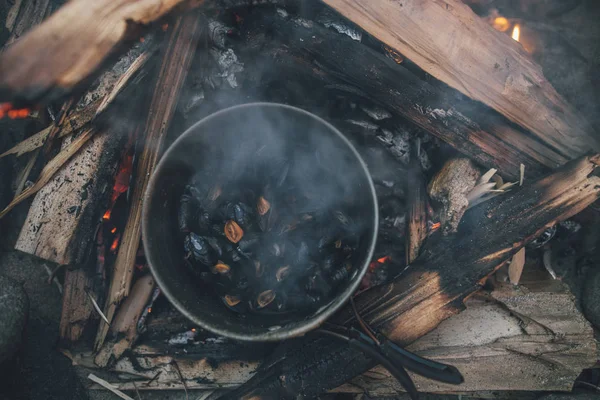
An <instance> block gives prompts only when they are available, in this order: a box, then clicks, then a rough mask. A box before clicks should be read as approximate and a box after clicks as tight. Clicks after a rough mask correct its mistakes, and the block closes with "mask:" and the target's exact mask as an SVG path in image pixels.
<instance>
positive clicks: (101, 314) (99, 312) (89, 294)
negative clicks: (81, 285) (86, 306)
mask: <svg viewBox="0 0 600 400" xmlns="http://www.w3.org/2000/svg"><path fill="white" fill-rule="evenodd" d="M86 293H87V295H88V297H89V298H90V300H91V301H92V304H93V305H94V309H95V310H96V312H98V314H100V317H102V319H103V320H104V322H106V324H107V325H110V322H108V319H107V318H106V316H105V315H104V313H103V312H102V310H101V309H100V307H99V306H98V303H96V300H94V297H93V296H92V294H91V293H90V292H87V291H86Z"/></svg>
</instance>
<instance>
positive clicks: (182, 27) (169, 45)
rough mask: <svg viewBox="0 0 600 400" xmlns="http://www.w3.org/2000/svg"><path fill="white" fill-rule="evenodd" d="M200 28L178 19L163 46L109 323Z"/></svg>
mask: <svg viewBox="0 0 600 400" xmlns="http://www.w3.org/2000/svg"><path fill="white" fill-rule="evenodd" d="M203 27H204V23H203V21H202V20H201V19H200V16H199V14H198V13H196V12H192V13H188V14H187V15H185V16H183V17H180V18H178V19H177V22H176V23H175V26H174V27H173V28H172V29H171V31H170V36H169V38H168V40H167V42H166V43H165V44H166V47H165V49H164V52H163V55H162V65H161V67H160V71H159V73H158V78H157V81H156V86H155V88H154V94H153V97H152V102H151V104H150V108H149V111H148V117H147V119H146V125H145V128H144V135H143V136H144V137H145V139H144V140H145V143H146V146H145V147H144V149H143V151H142V153H141V155H140V157H139V160H138V164H137V171H136V180H135V182H134V185H133V195H132V200H131V209H130V212H129V217H128V219H127V224H126V225H125V229H124V231H123V234H122V236H121V244H120V246H119V251H118V253H117V259H116V261H115V264H114V270H113V277H112V280H111V283H110V288H109V291H108V298H107V301H106V305H105V308H104V314H105V315H106V317H107V318H108V320H109V321H112V319H113V317H114V315H115V311H116V309H117V305H118V304H119V303H120V302H121V301H122V300H123V299H124V298H125V297H127V296H128V295H129V290H130V288H131V279H132V277H133V270H134V263H135V258H136V255H137V251H138V247H139V244H140V238H141V229H142V227H141V222H142V200H143V197H144V193H145V192H146V187H147V186H148V182H149V180H150V176H151V174H152V171H153V170H154V167H155V166H156V164H157V163H158V159H159V157H160V155H161V154H162V145H163V142H164V140H165V136H166V134H167V130H168V128H169V125H170V123H171V119H172V117H173V114H174V112H175V109H176V107H177V101H178V100H179V93H180V92H181V87H182V86H183V83H184V82H185V78H186V76H187V72H188V70H189V68H190V65H191V63H192V60H193V58H194V55H195V53H196V48H197V47H198V42H199V40H200V32H201V30H202V29H203ZM107 333H108V327H107V326H106V325H101V326H100V327H99V329H98V334H97V336H96V341H95V348H96V349H99V348H100V347H101V346H102V344H103V343H104V339H105V338H106V334H107Z"/></svg>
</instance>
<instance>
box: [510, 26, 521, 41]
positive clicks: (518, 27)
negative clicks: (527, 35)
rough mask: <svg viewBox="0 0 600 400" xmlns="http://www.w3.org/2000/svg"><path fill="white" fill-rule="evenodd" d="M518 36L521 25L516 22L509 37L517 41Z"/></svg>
mask: <svg viewBox="0 0 600 400" xmlns="http://www.w3.org/2000/svg"><path fill="white" fill-rule="evenodd" d="M520 36H521V27H520V26H519V24H516V25H515V27H514V28H513V31H512V35H511V37H512V38H513V39H514V40H516V41H517V42H518V41H519V37H520Z"/></svg>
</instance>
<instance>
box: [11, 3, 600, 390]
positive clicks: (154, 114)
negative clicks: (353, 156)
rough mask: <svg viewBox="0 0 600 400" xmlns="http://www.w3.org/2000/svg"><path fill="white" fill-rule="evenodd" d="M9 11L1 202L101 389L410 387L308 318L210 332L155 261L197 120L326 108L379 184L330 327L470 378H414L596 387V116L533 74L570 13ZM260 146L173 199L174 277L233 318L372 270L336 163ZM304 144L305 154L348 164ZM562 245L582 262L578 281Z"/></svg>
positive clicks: (73, 347) (271, 312)
mask: <svg viewBox="0 0 600 400" xmlns="http://www.w3.org/2000/svg"><path fill="white" fill-rule="evenodd" d="M21 3H22V2H15V5H14V7H17V9H16V10H13V12H12V13H10V14H9V16H10V18H9V19H7V21H6V23H7V25H6V26H7V27H8V28H9V30H10V31H11V32H12V33H11V36H10V38H9V39H8V41H7V43H6V45H5V47H4V50H3V52H2V53H0V122H1V123H2V124H5V125H3V126H10V127H15V128H14V129H18V130H19V132H21V136H22V140H19V141H18V142H17V143H11V144H10V145H6V147H3V148H1V149H0V150H1V151H2V154H1V155H0V158H1V159H2V160H3V162H5V163H14V169H15V170H17V169H18V170H20V172H19V174H18V176H17V177H15V179H14V181H15V184H14V188H13V189H14V190H12V191H11V192H10V193H9V194H10V196H8V197H11V199H9V201H7V202H6V203H4V204H2V210H1V211H0V217H3V218H9V217H10V216H11V214H9V213H11V211H12V212H13V213H18V212H19V210H24V209H27V210H28V212H27V215H26V217H25V218H24V222H23V224H22V227H20V233H19V235H18V239H17V240H16V243H15V248H16V249H17V250H20V251H23V252H26V253H29V254H32V255H35V256H37V257H40V258H42V259H44V260H47V261H49V262H51V263H55V264H56V267H55V269H54V271H53V272H52V274H51V276H50V281H56V282H59V283H60V284H61V288H62V290H63V304H62V316H61V321H60V337H61V341H60V343H59V348H60V350H61V351H62V352H63V354H65V355H66V356H67V357H69V358H70V359H71V360H72V362H73V365H75V366H76V368H81V369H82V370H85V371H86V373H88V374H89V376H90V382H89V383H90V385H91V384H93V385H94V386H93V387H94V388H98V389H100V388H106V389H109V390H113V391H117V392H119V393H120V394H122V393H121V392H122V391H132V393H135V391H139V392H141V397H142V398H143V397H144V393H143V391H144V390H167V389H184V390H185V391H186V392H187V391H188V390H201V391H206V392H207V393H206V395H207V397H208V396H209V394H208V392H210V396H211V397H210V398H215V399H216V398H222V399H238V398H245V399H268V398H296V397H297V396H307V397H311V396H313V397H314V396H317V395H319V394H321V393H325V392H329V391H333V392H336V393H337V392H339V393H351V394H362V393H366V394H367V395H369V396H384V395H395V394H397V393H398V392H399V391H403V390H404V388H403V387H402V386H401V385H400V384H399V383H398V382H397V381H396V380H395V379H394V378H393V376H392V374H390V373H389V372H388V371H387V370H385V369H383V368H382V367H381V366H378V362H375V361H374V359H373V358H372V357H370V356H369V355H368V354H365V353H363V352H361V351H359V350H357V349H356V348H355V347H352V346H348V344H347V343H341V342H339V341H335V340H334V339H332V338H330V337H323V336H319V335H317V334H315V333H314V332H313V333H307V334H306V335H304V336H302V337H300V338H295V339H293V340H289V341H285V342H284V343H280V344H276V343H254V344H252V343H248V342H237V341H233V340H230V339H226V338H223V337H220V336H218V335H216V334H214V333H211V332H209V331H207V330H204V329H201V328H200V326H198V325H195V324H194V323H192V322H191V321H190V320H189V319H187V318H186V317H185V316H184V315H182V314H181V313H180V312H179V311H177V308H176V307H174V306H173V305H172V304H171V303H170V302H169V301H168V300H167V298H166V296H165V293H163V289H164V287H163V289H161V288H160V287H159V286H158V285H157V283H156V281H155V278H154V277H153V275H152V273H151V272H150V267H149V265H148V264H149V260H152V258H151V251H150V250H148V247H146V249H147V250H148V252H147V253H145V252H144V241H145V240H147V238H146V237H144V238H143V237H142V234H141V231H142V208H143V204H144V202H145V201H148V200H147V197H146V191H147V188H148V187H149V185H150V180H151V177H152V174H153V172H154V171H155V170H156V167H157V165H158V162H159V160H160V159H161V157H162V155H163V154H164V152H165V150H166V149H167V148H168V147H169V146H170V145H171V144H172V143H173V142H174V141H175V140H176V139H177V138H178V137H179V136H180V135H181V134H182V133H183V132H184V131H186V130H187V129H188V128H190V127H191V126H193V125H194V124H195V123H196V122H198V121H199V120H201V119H203V118H204V117H207V116H209V115H211V114H213V113H215V112H217V111H220V110H223V109H226V108H229V107H231V106H235V105H239V104H244V103H251V102H272V103H283V104H288V105H292V106H295V107H298V108H301V109H303V110H306V111H309V112H311V113H313V114H315V115H317V116H319V117H321V118H323V119H324V120H326V121H327V122H329V123H330V124H331V125H333V126H334V127H335V128H337V129H338V130H339V131H340V132H341V133H342V134H343V135H344V136H345V138H346V139H348V141H349V142H350V143H351V144H352V145H353V147H354V148H356V150H357V152H358V154H359V155H360V157H361V158H362V160H364V163H365V164H366V166H367V168H368V172H369V174H370V178H371V180H372V182H373V185H374V189H375V193H376V196H377V202H378V204H377V211H378V213H379V215H378V221H377V223H378V232H377V243H376V246H375V248H374V252H373V257H372V258H370V259H369V260H367V263H366V264H365V268H366V273H365V275H364V277H362V279H360V277H359V279H358V280H357V282H356V284H357V286H354V287H358V291H357V292H356V293H354V294H353V295H352V298H351V302H349V303H348V304H347V305H346V306H345V307H344V308H342V309H341V310H340V311H338V312H337V313H336V314H335V315H334V316H333V317H332V318H331V319H330V320H328V323H331V324H335V325H336V326H338V327H344V328H345V329H356V330H357V331H360V332H362V333H361V334H363V335H367V336H369V337H371V336H372V337H373V338H374V339H375V340H374V341H375V342H377V343H378V344H380V343H379V341H380V340H382V337H385V338H386V340H390V341H393V342H394V343H395V344H397V345H398V346H406V347H407V348H408V349H409V350H410V351H412V352H414V353H416V354H419V355H421V356H423V357H427V358H428V359H431V360H434V361H437V362H439V363H444V364H448V365H453V366H455V367H456V368H457V369H458V370H459V371H460V372H461V373H462V375H463V376H464V382H463V383H462V384H461V385H451V384H449V383H443V382H436V381H434V380H431V379H427V378H424V377H422V376H418V375H416V374H412V373H411V378H412V379H413V380H414V382H415V386H416V388H417V389H418V390H419V391H420V392H432V393H457V394H467V395H477V394H478V393H482V392H489V393H491V392H493V391H538V392H541V391H569V390H571V389H572V388H573V387H574V385H575V384H576V382H583V384H584V385H591V386H595V387H596V388H597V385H598V382H596V381H594V380H593V378H589V377H588V375H589V374H587V375H586V373H585V372H584V373H583V374H582V371H583V370H586V369H589V368H592V367H593V366H594V365H595V363H596V356H595V352H596V341H595V339H594V326H593V325H592V323H593V324H597V323H598V319H596V320H594V317H590V316H589V315H590V314H591V311H589V310H590V307H587V308H586V306H585V304H584V305H583V312H584V313H583V314H585V315H583V314H582V312H581V311H580V309H578V308H577V307H576V304H578V303H577V302H578V301H579V300H577V299H576V298H575V297H574V295H573V292H576V290H575V289H573V287H574V286H573V284H572V281H573V279H575V278H573V275H574V274H575V275H577V274H580V275H581V276H583V274H584V272H585V273H587V271H588V270H590V269H591V267H590V265H591V262H589V259H592V260H594V259H595V258H594V257H595V256H594V255H593V254H594V249H595V247H594V246H591V248H592V249H590V246H588V244H586V243H587V242H589V241H591V240H593V239H589V240H587V241H586V240H584V239H583V238H584V236H585V235H592V234H590V233H589V232H594V230H595V227H597V226H598V225H597V224H598V222H599V218H600V217H599V216H598V213H599V210H598V207H597V199H598V198H599V197H600V178H598V176H597V171H596V168H597V166H598V165H600V155H599V154H597V153H596V152H598V151H600V141H599V140H598V136H597V133H596V132H595V130H594V125H593V123H595V122H596V121H595V120H594V121H591V122H588V119H589V120H592V119H594V116H592V115H591V113H589V112H588V111H589V110H590V109H589V108H585V107H584V108H585V109H580V108H581V107H580V106H579V104H577V105H576V106H574V105H572V104H570V103H569V102H568V101H567V100H566V99H565V97H563V95H561V94H563V92H562V90H560V94H559V91H557V90H556V89H555V87H554V86H553V84H554V85H555V86H558V85H557V84H556V82H557V81H555V80H552V81H550V80H549V79H547V78H546V76H548V77H550V75H549V72H548V69H547V66H546V65H547V64H544V70H542V67H541V66H540V65H539V64H538V62H541V61H545V62H547V60H546V57H549V54H550V53H549V52H550V50H549V49H551V47H550V46H549V45H548V41H547V40H546V39H545V35H547V34H548V29H549V28H548V26H549V24H542V23H541V22H540V21H541V20H543V18H549V17H547V15H562V14H565V13H569V12H571V11H572V9H569V8H568V7H566V6H565V7H562V8H561V7H558V6H556V5H555V6H552V4H553V2H552V1H546V2H536V3H539V7H529V6H527V4H526V3H527V1H525V0H523V1H514V2H493V1H487V0H469V1H467V0H464V1H459V0H443V1H441V2H439V1H409V0H407V1H405V2H393V1H374V2H372V3H371V2H368V4H367V3H366V2H362V1H359V0H323V1H322V2H308V3H306V4H305V3H304V2H300V1H294V0H285V1H284V0H251V1H250V0H204V1H202V0H195V1H190V0H176V1H171V2H168V4H161V7H156V4H154V2H152V1H149V0H139V1H136V2H134V3H132V4H126V2H123V1H121V0H118V1H116V2H115V0H113V1H112V2H110V3H109V0H101V1H95V2H93V4H91V3H90V2H86V1H85V0H71V1H70V2H67V3H66V4H64V5H62V6H60V7H58V8H57V9H55V10H54V11H53V13H52V14H51V15H50V12H48V15H49V16H48V17H47V18H45V19H44V18H43V17H44V16H45V15H46V10H43V12H42V10H36V11H35V12H33V15H32V13H31V12H25V11H23V10H22V12H19V8H18V7H22V6H21ZM24 3H27V1H25V0H24ZM47 3H48V2H46V6H47V5H48V4H47ZM50 3H53V2H52V1H50ZM121 3H123V4H121ZM498 3H501V4H498ZM505 3H511V4H517V3H518V4H520V6H519V7H516V6H515V7H510V6H507V5H506V4H505ZM542 3H543V4H542ZM109 5H110V6H109ZM544 7H549V8H548V9H546V8H544ZM107 10H108V11H107ZM40 15H41V17H40ZM17 17H18V18H17ZM15 18H16V19H18V21H16V20H15ZM42 19H43V21H42ZM9 25H10V26H9ZM34 25H36V26H34ZM24 26H27V27H30V28H31V29H29V30H28V31H27V32H25V31H23V30H22V29H23V27H24ZM11 27H12V28H11ZM540 60H541V61H540ZM551 73H552V72H550V74H551ZM559 85H560V82H559ZM557 89H560V88H558V87H557ZM569 100H571V101H573V100H572V99H571V98H570V99H569ZM250 128H251V127H248V129H249V130H250ZM244 133H245V132H239V134H240V135H243V134H244ZM256 135H259V134H256ZM1 143H7V142H1ZM233 145H236V144H232V146H233ZM238 145H239V144H238ZM240 147H243V146H240ZM249 148H250V147H243V148H242V149H241V150H239V153H240V157H231V158H227V159H219V157H220V156H221V154H220V153H218V152H217V151H214V152H212V153H211V154H210V157H214V158H215V159H218V162H215V164H214V166H215V167H214V168H212V169H211V168H207V169H206V170H204V171H202V173H198V174H196V175H195V176H193V177H191V178H190V179H189V180H188V181H187V182H186V185H185V190H182V191H181V192H180V193H177V202H176V203H177V205H176V206H175V207H172V208H173V209H172V210H170V211H169V212H170V213H171V214H172V216H173V218H172V221H173V224H174V226H176V227H177V229H174V230H173V232H170V231H169V235H171V237H173V238H174V239H173V240H174V241H177V243H178V246H179V250H180V251H181V257H180V262H181V265H182V266H183V267H184V268H186V271H187V272H186V274H187V275H186V279H189V280H190V281H193V282H195V284H197V287H198V290H199V291H207V292H210V293H212V295H213V296H214V297H215V298H217V299H218V300H219V301H220V302H221V303H222V304H223V305H224V307H226V309H225V311H224V312H231V313H234V314H236V315H239V318H240V320H242V321H243V318H249V317H248V316H249V315H266V316H267V317H266V318H269V320H270V321H272V320H274V319H281V320H282V321H284V320H285V319H286V318H289V316H290V315H296V314H301V315H308V314H310V313H313V312H316V310H318V309H319V308H320V307H324V306H326V304H328V303H329V302H330V301H332V299H333V297H335V295H336V293H339V291H340V290H341V289H338V288H340V287H344V286H345V285H347V284H348V282H350V281H351V280H352V279H353V278H354V277H355V276H357V274H358V268H359V266H358V264H357V263H356V258H357V256H358V252H359V250H357V249H358V248H359V244H360V243H361V241H362V240H364V227H362V226H361V223H362V221H363V218H364V214H365V212H364V210H361V209H359V208H357V207H356V204H355V203H356V202H355V201H353V199H354V197H353V196H349V195H348V193H345V194H346V195H345V196H343V195H341V194H339V195H335V194H331V197H332V198H334V199H335V201H330V202H327V201H324V200H323V199H324V198H325V197H326V196H325V194H327V195H329V194H330V193H334V192H335V193H343V192H344V188H346V187H347V185H344V183H347V181H345V180H344V179H343V178H342V177H343V176H344V174H345V173H347V172H348V171H346V170H344V168H337V169H335V168H328V169H327V170H320V171H319V173H318V174H316V173H315V174H314V175H311V176H310V179H304V180H301V179H300V178H302V177H303V176H301V175H298V173H297V171H294V165H295V164H294V162H293V159H294V157H293V154H292V155H286V157H283V156H281V155H278V154H276V152H275V151H273V150H272V149H271V148H268V149H267V150H266V151H265V153H267V154H268V156H269V157H266V156H264V157H263V158H265V159H266V160H267V161H268V162H266V161H264V160H262V164H261V163H259V162H258V161H256V160H258V159H259V158H260V157H258V156H256V154H259V153H258V152H259V151H260V150H256V149H254V150H252V151H251V150H249ZM330 150H331V149H330ZM247 152H251V153H252V154H253V157H254V159H253V160H255V159H256V160H255V161H256V166H255V165H254V164H251V163H246V162H243V161H242V160H243V158H244V157H245V156H246V153H247ZM297 152H298V153H300V145H298V149H297ZM311 157H313V158H310V160H308V161H307V160H304V162H305V163H307V165H305V169H308V166H310V167H313V166H315V165H329V166H331V165H333V164H334V161H335V160H337V159H340V158H341V156H340V154H338V153H336V149H333V150H331V151H330V152H329V153H328V154H323V153H319V154H316V155H314V154H313V156H311ZM319 157H321V158H319ZM207 158H209V157H208V156H203V157H202V160H206V159H207ZM199 159H200V157H199ZM325 159H327V160H325ZM324 160H325V161H324ZM11 165H13V164H11ZM217 166H218V167H217ZM236 166H237V167H236ZM11 168H12V167H11ZM224 171H228V172H227V173H229V174H230V175H231V176H228V178H231V177H232V176H235V179H233V178H231V179H230V180H229V181H228V180H227V179H226V175H227V174H226V173H225V172H224ZM231 171H234V172H231ZM325 177H327V179H325ZM304 178H306V177H304ZM319 178H321V179H322V180H323V181H325V180H327V182H328V183H329V184H328V185H329V186H328V187H324V186H320V189H319V186H318V185H317V184H316V183H314V182H317V181H318V180H319ZM307 182H308V183H307ZM166 186H168V185H165V187H164V188H161V190H164V191H168V190H170V189H169V187H166ZM171 189H172V188H171ZM0 190H1V187H0ZM0 194H2V195H6V193H0ZM353 194H354V195H358V194H357V193H354V192H353ZM329 200H331V199H329ZM324 204H329V205H328V206H324ZM13 210H14V211H13ZM170 224H171V223H170V222H168V223H167V222H165V229H166V230H167V229H168V228H167V227H168V226H170ZM585 237H587V236H585ZM590 237H595V236H593V235H592V236H590ZM586 246H587V247H586ZM573 249H574V250H573ZM571 250H572V251H571ZM567 253H568V254H569V257H570V258H568V257H567V256H566V254H567ZM566 259H568V260H572V259H577V260H579V261H578V262H582V263H584V262H588V264H585V265H584V267H573V268H572V269H571V270H568V269H567V268H566V267H563V264H562V263H563V261H564V260H566ZM586 260H587V261H586ZM565 262H566V261H565ZM569 262H571V261H569ZM572 264H575V261H572ZM581 268H583V269H581ZM575 269H577V271H578V272H577V273H575V272H572V271H573V270H575ZM174 270H175V269H174ZM582 271H583V272H582ZM590 274H591V272H590ZM578 276H579V275H578ZM156 280H158V281H159V282H160V280H159V279H158V275H157V278H156ZM581 280H585V279H584V278H581ZM359 282H360V285H359ZM161 287H162V285H161ZM353 290H354V288H353ZM586 290H588V289H586ZM168 294H169V293H168V292H167V295H168ZM575 294H576V295H577V296H579V294H577V293H575ZM588 311H589V313H588ZM585 317H587V318H588V319H589V320H590V321H591V323H590V322H588V321H587V320H586V319H585ZM599 319H600V318H599ZM595 327H596V328H598V327H599V326H597V325H596V326H595ZM373 331H375V332H373ZM515 370H518V371H521V372H520V376H515V374H514V371H515ZM307 371H310V373H308V372H307ZM123 395H124V394H123ZM124 396H126V395H124ZM125 398H129V397H125Z"/></svg>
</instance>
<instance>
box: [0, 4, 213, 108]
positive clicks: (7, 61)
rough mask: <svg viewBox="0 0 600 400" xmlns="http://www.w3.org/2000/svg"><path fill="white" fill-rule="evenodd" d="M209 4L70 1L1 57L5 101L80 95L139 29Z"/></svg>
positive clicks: (0, 97) (0, 84)
mask: <svg viewBox="0 0 600 400" xmlns="http://www.w3.org/2000/svg"><path fill="white" fill-rule="evenodd" d="M203 2H204V0H169V1H162V2H156V1H155V0H141V1H136V2H133V3H131V2H128V1H125V0H119V1H113V0H99V1H94V2H91V3H90V2H89V1H87V0H75V1H69V2H67V3H66V4H65V5H63V6H62V7H61V8H60V9H59V10H57V11H56V12H55V13H54V14H53V15H51V16H50V17H49V18H48V19H46V20H45V21H44V22H43V23H42V24H40V25H39V26H37V27H36V28H34V29H32V30H31V31H30V32H28V33H27V34H26V35H24V36H23V37H22V38H21V39H20V40H18V41H17V42H15V43H14V44H13V45H12V46H10V48H8V49H7V50H6V51H5V52H4V53H2V55H0V100H1V101H12V102H15V103H27V104H31V103H36V104H39V103H44V102H48V101H52V100H56V99H57V98H61V97H63V96H65V95H66V94H68V93H70V92H72V91H75V90H77V89H79V88H80V87H81V86H82V85H83V84H85V83H86V82H89V81H90V79H91V78H92V77H93V76H94V74H95V73H96V71H97V70H98V69H99V68H100V67H101V66H102V64H103V63H104V62H106V61H107V60H108V59H109V58H110V57H111V56H113V55H115V54H116V53H117V52H118V51H119V50H120V49H119V47H120V46H121V45H122V44H123V43H124V42H126V41H128V40H131V39H137V38H138V37H139V35H140V28H141V27H142V26H144V25H148V24H150V23H152V22H154V21H157V20H158V19H160V18H162V17H163V16H165V15H167V14H168V13H170V12H172V11H174V10H175V9H176V8H178V7H179V8H182V7H194V6H198V5H200V4H201V3H203Z"/></svg>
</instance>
